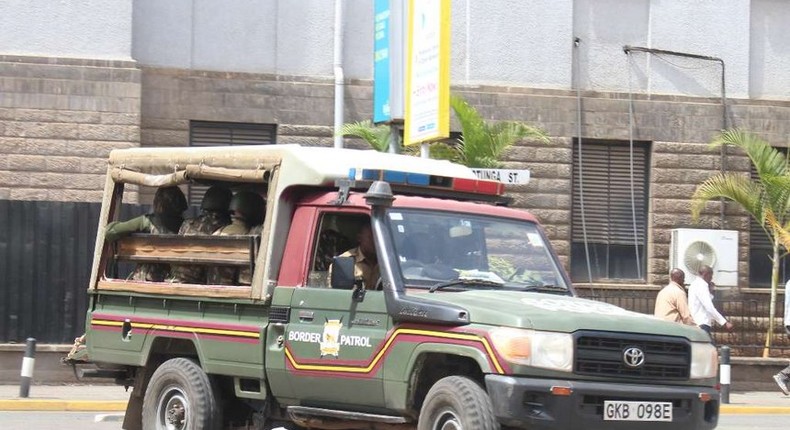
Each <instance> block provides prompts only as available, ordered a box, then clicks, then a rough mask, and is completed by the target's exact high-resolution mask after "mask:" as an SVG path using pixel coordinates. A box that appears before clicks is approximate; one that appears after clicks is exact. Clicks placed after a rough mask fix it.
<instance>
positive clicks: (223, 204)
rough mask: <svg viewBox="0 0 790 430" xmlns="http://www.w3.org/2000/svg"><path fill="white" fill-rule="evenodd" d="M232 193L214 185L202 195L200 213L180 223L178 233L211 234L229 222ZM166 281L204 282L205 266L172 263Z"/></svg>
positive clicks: (184, 234) (187, 234) (183, 282)
mask: <svg viewBox="0 0 790 430" xmlns="http://www.w3.org/2000/svg"><path fill="white" fill-rule="evenodd" d="M232 197H233V193H232V192H231V191H230V190H229V189H228V188H226V187H223V186H220V185H214V186H213V187H211V188H209V189H208V190H207V191H206V194H205V195H203V200H202V201H201V203H200V214H199V215H198V216H196V217H194V218H191V219H188V220H186V221H184V223H183V224H181V228H180V229H179V230H178V234H180V235H182V236H200V235H205V236H208V235H211V234H212V233H214V232H215V231H217V230H219V229H220V228H222V227H225V226H226V225H228V224H230V212H229V209H228V207H229V206H230V200H231V198H232ZM167 280H168V282H177V283H181V284H205V283H206V267H205V266H200V265H195V264H192V265H186V264H179V265H173V266H172V268H171V269H170V277H169V278H168V279H167Z"/></svg>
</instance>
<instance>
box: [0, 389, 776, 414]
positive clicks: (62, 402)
mask: <svg viewBox="0 0 790 430" xmlns="http://www.w3.org/2000/svg"><path fill="white" fill-rule="evenodd" d="M128 399H129V393H128V392H125V391H124V389H123V387H119V386H116V385H33V386H31V387H30V396H29V397H28V398H26V399H20V398H19V387H18V386H16V385H0V411H100V412H108V411H112V412H122V411H124V410H125V409H126V401H127V400H128ZM721 413H722V414H723V415H731V414H788V415H790V396H785V395H783V394H782V393H780V392H779V390H778V389H777V390H776V391H748V392H737V393H731V394H730V403H729V404H727V405H721Z"/></svg>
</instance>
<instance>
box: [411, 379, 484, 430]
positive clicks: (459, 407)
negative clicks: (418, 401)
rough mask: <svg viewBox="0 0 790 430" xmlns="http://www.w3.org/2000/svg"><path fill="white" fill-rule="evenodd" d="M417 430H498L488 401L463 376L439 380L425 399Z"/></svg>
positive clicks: (481, 390)
mask: <svg viewBox="0 0 790 430" xmlns="http://www.w3.org/2000/svg"><path fill="white" fill-rule="evenodd" d="M417 428H418V430H498V429H499V423H498V422H497V420H496V417H495V416H494V411H493V407H492V406H491V399H490V398H489V397H488V394H487V393H486V392H485V390H483V389H482V388H481V387H480V386H479V385H477V383H475V382H474V381H472V380H471V379H469V378H466V377H463V376H448V377H446V378H442V379H440V380H439V381H438V382H437V383H436V384H434V385H433V387H431V389H430V390H429V391H428V394H427V395H426V396H425V402H423V404H422V409H421V410H420V418H419V421H418V424H417Z"/></svg>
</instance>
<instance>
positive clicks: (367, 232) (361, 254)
mask: <svg viewBox="0 0 790 430" xmlns="http://www.w3.org/2000/svg"><path fill="white" fill-rule="evenodd" d="M357 243H358V245H357V247H355V248H351V249H349V250H348V251H346V252H344V253H343V254H341V255H340V256H341V257H352V258H354V278H355V279H358V280H362V284H363V286H364V287H365V289H366V290H375V289H376V284H377V283H378V280H379V277H380V276H381V275H380V273H379V261H378V257H377V256H376V245H375V243H374V242H373V232H372V231H371V229H370V225H369V224H363V225H362V227H360V229H359V232H358V233H357ZM329 272H330V276H329V279H332V276H331V273H332V268H331V267H330V268H329Z"/></svg>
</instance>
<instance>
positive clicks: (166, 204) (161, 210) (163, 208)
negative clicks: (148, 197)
mask: <svg viewBox="0 0 790 430" xmlns="http://www.w3.org/2000/svg"><path fill="white" fill-rule="evenodd" d="M188 207H189V205H187V198H186V197H184V193H183V192H182V191H181V189H180V188H178V187H175V186H174V187H161V188H159V189H157V190H156V194H154V213H155V214H170V215H181V213H182V212H184V211H185V210H187V208H188Z"/></svg>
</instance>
